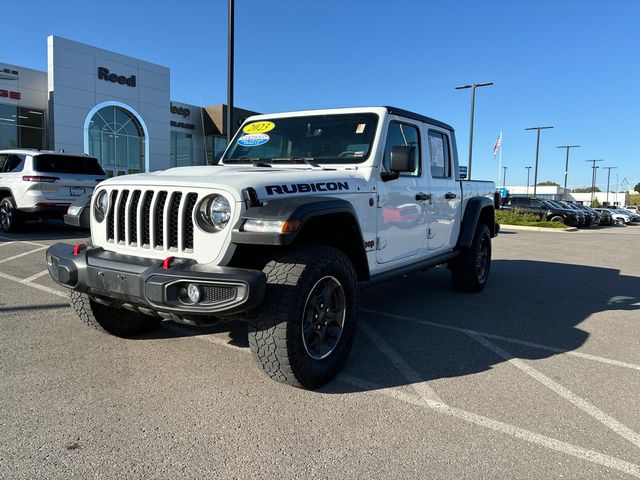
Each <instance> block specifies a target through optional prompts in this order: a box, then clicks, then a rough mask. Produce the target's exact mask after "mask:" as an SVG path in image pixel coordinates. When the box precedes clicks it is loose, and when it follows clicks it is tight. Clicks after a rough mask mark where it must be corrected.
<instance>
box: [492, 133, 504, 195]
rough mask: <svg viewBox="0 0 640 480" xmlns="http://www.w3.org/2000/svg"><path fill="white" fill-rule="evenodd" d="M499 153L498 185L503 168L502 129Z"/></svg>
mask: <svg viewBox="0 0 640 480" xmlns="http://www.w3.org/2000/svg"><path fill="white" fill-rule="evenodd" d="M498 153H499V155H498V176H497V177H496V185H500V171H501V170H502V130H501V131H500V148H499V151H498ZM494 160H495V157H494Z"/></svg>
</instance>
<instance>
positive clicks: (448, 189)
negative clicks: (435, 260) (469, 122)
mask: <svg viewBox="0 0 640 480" xmlns="http://www.w3.org/2000/svg"><path fill="white" fill-rule="evenodd" d="M427 139H428V142H427V148H428V152H429V153H428V155H429V156H428V160H429V161H428V163H427V165H428V168H429V173H430V175H431V179H430V182H429V193H430V194H431V203H430V205H429V214H428V220H429V225H428V229H427V249H428V251H429V253H437V251H438V250H443V251H444V250H450V249H451V247H452V246H453V245H454V244H455V241H454V240H453V239H452V235H453V232H454V228H455V227H456V222H457V221H459V220H458V212H459V211H460V202H461V201H462V200H461V198H460V197H461V196H462V195H461V190H460V182H458V181H457V179H456V175H455V172H454V171H453V161H452V151H451V139H450V137H449V133H448V132H447V131H446V130H440V129H435V128H432V127H429V128H428V130H427Z"/></svg>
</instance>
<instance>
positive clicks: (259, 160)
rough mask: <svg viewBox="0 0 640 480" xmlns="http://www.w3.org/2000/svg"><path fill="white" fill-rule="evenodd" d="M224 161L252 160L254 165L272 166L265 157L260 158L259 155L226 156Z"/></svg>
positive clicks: (240, 161) (243, 161) (242, 161)
mask: <svg viewBox="0 0 640 480" xmlns="http://www.w3.org/2000/svg"><path fill="white" fill-rule="evenodd" d="M224 162H228V163H246V162H251V163H252V164H253V166H254V167H271V164H270V163H269V162H267V161H266V159H265V158H258V157H255V158H248V157H242V158H225V159H224Z"/></svg>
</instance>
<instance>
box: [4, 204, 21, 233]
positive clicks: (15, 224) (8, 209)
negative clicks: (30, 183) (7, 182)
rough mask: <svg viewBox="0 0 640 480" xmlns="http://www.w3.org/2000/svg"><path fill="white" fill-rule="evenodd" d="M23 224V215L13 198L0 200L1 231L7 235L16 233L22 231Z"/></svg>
mask: <svg viewBox="0 0 640 480" xmlns="http://www.w3.org/2000/svg"><path fill="white" fill-rule="evenodd" d="M7 215H8V216H7ZM22 224H23V218H22V214H21V213H20V211H18V209H17V208H16V202H15V201H14V200H13V198H11V197H4V198H3V199H2V200H0V230H2V231H3V232H5V233H15V232H18V231H20V228H21V227H22Z"/></svg>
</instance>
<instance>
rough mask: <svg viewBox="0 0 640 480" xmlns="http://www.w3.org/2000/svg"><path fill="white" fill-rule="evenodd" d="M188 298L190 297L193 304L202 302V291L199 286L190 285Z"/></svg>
mask: <svg viewBox="0 0 640 480" xmlns="http://www.w3.org/2000/svg"><path fill="white" fill-rule="evenodd" d="M187 296H188V297H189V300H191V302H193V303H198V301H199V300H200V289H199V288H198V286H197V285H195V284H193V283H190V284H189V286H188V287H187Z"/></svg>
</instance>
